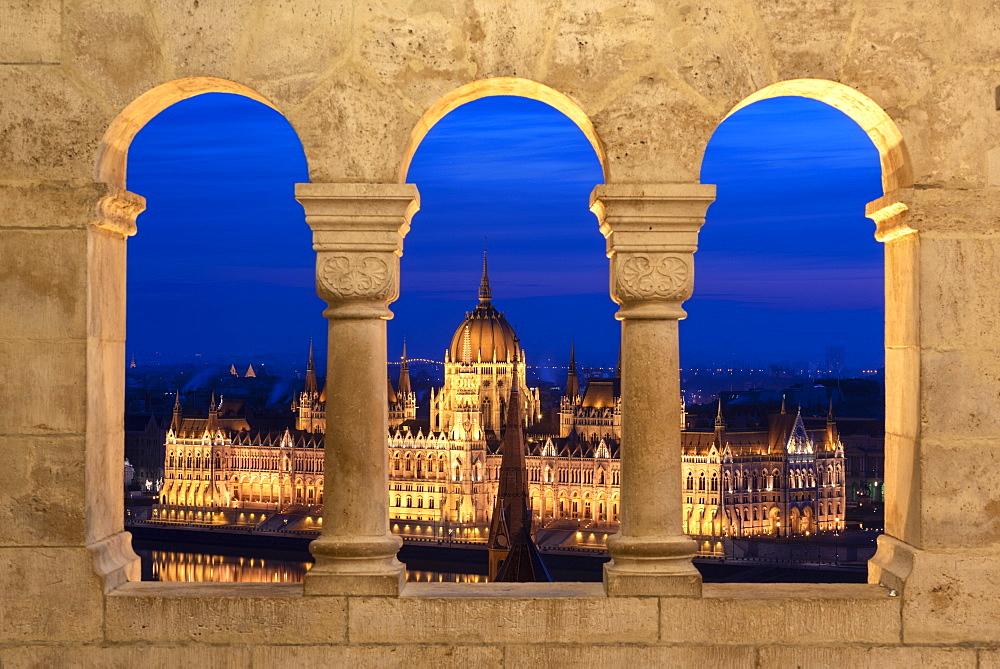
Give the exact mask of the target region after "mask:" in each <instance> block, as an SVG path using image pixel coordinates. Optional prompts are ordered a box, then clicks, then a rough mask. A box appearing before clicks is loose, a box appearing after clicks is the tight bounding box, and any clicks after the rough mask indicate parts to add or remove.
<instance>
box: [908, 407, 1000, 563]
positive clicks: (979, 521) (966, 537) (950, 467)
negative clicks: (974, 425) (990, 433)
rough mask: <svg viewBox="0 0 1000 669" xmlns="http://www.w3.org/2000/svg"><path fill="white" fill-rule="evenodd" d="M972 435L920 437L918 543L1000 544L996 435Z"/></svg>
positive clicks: (928, 546) (929, 545) (953, 545)
mask: <svg viewBox="0 0 1000 669" xmlns="http://www.w3.org/2000/svg"><path fill="white" fill-rule="evenodd" d="M956 410H957V409H956ZM974 434H975V433H973V435H974ZM973 435H970V436H969V437H968V438H965V439H960V440H959V439H940V440H939V439H932V438H924V439H921V444H920V482H921V483H920V508H921V513H920V523H921V529H920V546H921V547H922V548H925V549H951V548H987V547H990V546H997V547H1000V479H998V478H997V476H996V472H998V471H1000V452H998V451H997V448H996V444H997V441H996V439H995V438H994V439H990V438H985V439H982V438H976V437H975V436H973ZM970 481H975V482H976V483H975V485H970V484H969V483H970Z"/></svg>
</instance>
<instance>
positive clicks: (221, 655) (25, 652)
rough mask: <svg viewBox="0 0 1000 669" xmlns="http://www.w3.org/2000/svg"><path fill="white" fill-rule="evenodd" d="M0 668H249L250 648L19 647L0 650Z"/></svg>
mask: <svg viewBox="0 0 1000 669" xmlns="http://www.w3.org/2000/svg"><path fill="white" fill-rule="evenodd" d="M0 665H2V666H3V667H5V668H8V669H28V668H29V667H30V668H32V669H35V668H37V669H42V668H44V667H73V668H76V667H95V668H97V667H100V669H133V668H134V667H143V668H144V669H174V668H175V667H224V668H225V669H242V668H243V667H249V666H251V664H250V649H249V648H247V647H245V646H55V647H53V646H21V647H19V648H8V649H6V650H3V651H0Z"/></svg>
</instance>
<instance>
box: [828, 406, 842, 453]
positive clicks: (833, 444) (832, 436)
mask: <svg viewBox="0 0 1000 669" xmlns="http://www.w3.org/2000/svg"><path fill="white" fill-rule="evenodd" d="M839 443H840V431H839V430H838V429H837V418H836V417H835V416H834V415H833V398H832V397H831V398H830V409H829V411H827V413H826V448H827V450H829V451H834V450H836V449H837V445H838V444H839Z"/></svg>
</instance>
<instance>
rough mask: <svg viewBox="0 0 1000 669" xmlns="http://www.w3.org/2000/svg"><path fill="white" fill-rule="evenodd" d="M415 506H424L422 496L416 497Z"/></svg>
mask: <svg viewBox="0 0 1000 669" xmlns="http://www.w3.org/2000/svg"><path fill="white" fill-rule="evenodd" d="M417 508H418V509H422V508H424V498H423V497H418V498H417Z"/></svg>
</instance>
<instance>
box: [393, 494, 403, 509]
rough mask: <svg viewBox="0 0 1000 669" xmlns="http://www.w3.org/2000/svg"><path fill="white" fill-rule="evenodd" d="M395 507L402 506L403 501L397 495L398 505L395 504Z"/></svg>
mask: <svg viewBox="0 0 1000 669" xmlns="http://www.w3.org/2000/svg"><path fill="white" fill-rule="evenodd" d="M395 506H402V500H401V499H400V497H399V495H396V504H395Z"/></svg>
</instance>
